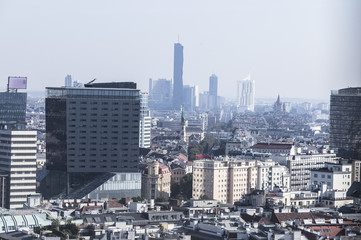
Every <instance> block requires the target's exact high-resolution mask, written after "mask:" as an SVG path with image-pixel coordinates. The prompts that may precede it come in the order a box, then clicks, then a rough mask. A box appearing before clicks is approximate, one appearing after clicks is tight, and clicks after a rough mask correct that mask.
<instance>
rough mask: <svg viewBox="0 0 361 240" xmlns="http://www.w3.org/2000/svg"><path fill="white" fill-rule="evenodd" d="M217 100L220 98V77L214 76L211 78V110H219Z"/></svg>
mask: <svg viewBox="0 0 361 240" xmlns="http://www.w3.org/2000/svg"><path fill="white" fill-rule="evenodd" d="M217 98H218V77H217V76H216V75H215V74H212V75H211V76H210V77H209V99H208V101H209V108H210V109H215V108H217V104H218V103H217Z"/></svg>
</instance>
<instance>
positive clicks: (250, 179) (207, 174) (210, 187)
mask: <svg viewBox="0 0 361 240" xmlns="http://www.w3.org/2000/svg"><path fill="white" fill-rule="evenodd" d="M256 163H257V162H256V161H255V160H242V161H239V160H231V161H223V159H222V160H197V161H194V162H193V194H192V195H193V198H194V199H200V198H202V197H203V196H207V197H209V198H212V199H215V200H217V201H220V202H224V203H231V204H233V203H234V202H235V201H239V200H240V199H241V198H242V196H243V194H247V193H250V192H251V189H255V188H256V187H257V166H256Z"/></svg>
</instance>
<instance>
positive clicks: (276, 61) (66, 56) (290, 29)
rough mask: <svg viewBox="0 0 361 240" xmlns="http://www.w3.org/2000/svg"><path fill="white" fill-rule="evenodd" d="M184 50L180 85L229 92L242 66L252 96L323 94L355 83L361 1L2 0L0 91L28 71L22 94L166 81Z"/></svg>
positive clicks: (360, 58)
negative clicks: (211, 85) (70, 85)
mask: <svg viewBox="0 0 361 240" xmlns="http://www.w3.org/2000/svg"><path fill="white" fill-rule="evenodd" d="M178 36H179V39H180V43H182V45H183V46H184V69H183V72H184V74H183V81H184V84H189V85H195V84H198V85H199V86H200V89H201V90H202V91H203V90H208V82H209V76H210V75H211V74H212V73H215V74H216V75H217V76H218V81H219V94H220V95H221V96H227V97H235V96H236V82H237V80H241V79H243V78H245V77H246V76H247V75H248V73H249V72H251V76H252V78H253V79H255V81H256V97H258V98H260V97H274V98H276V96H277V94H281V97H302V98H313V99H325V100H328V99H329V94H330V90H331V89H338V88H344V87H348V86H361V1H359V0H325V1H317V0H302V1H299V0H297V1H290V0H284V1H279V0H277V1H274V0H263V1H257V0H249V1H241V0H236V1H212V0H197V1H190V0H189V1H184V0H183V1H171V0H164V1H151V0H143V1H137V0H134V1H131V0H129V1H120V0H114V1H90V0H77V1H73V0H71V1H63V0H62V1H48V0H43V1H37V0H32V1H29V0H23V1H17V0H9V1H6V0H5V1H4V0H1V1H0V90H4V89H5V88H6V83H7V77H8V76H27V77H28V89H29V90H44V88H45V87H46V86H62V85H64V77H65V76H66V74H71V75H72V76H73V80H74V79H75V80H78V81H81V82H83V83H86V82H88V81H90V80H92V79H93V78H97V79H98V81H99V82H100V81H135V82H137V83H138V87H139V88H140V89H141V90H142V91H148V79H149V78H153V79H158V78H167V79H171V78H173V46H174V43H175V42H177V41H178Z"/></svg>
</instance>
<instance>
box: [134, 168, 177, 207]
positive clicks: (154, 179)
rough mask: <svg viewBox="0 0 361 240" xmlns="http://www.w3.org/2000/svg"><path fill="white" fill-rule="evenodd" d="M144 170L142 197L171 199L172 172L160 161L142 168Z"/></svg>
mask: <svg viewBox="0 0 361 240" xmlns="http://www.w3.org/2000/svg"><path fill="white" fill-rule="evenodd" d="M140 168H141V170H142V196H143V197H144V198H145V199H147V200H150V199H157V198H160V197H161V198H165V199H168V198H169V197H170V186H171V172H170V170H169V168H168V167H167V166H166V165H163V164H160V163H159V162H158V161H154V162H151V163H148V164H147V165H144V166H143V165H141V166H140Z"/></svg>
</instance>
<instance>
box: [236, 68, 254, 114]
mask: <svg viewBox="0 0 361 240" xmlns="http://www.w3.org/2000/svg"><path fill="white" fill-rule="evenodd" d="M237 84H238V85H237V106H238V107H239V108H240V110H241V111H254V96H255V81H254V80H251V75H248V77H246V78H244V79H243V80H241V81H238V82H237Z"/></svg>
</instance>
